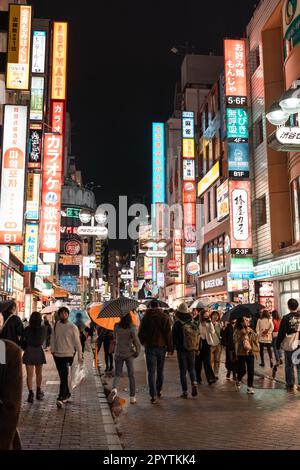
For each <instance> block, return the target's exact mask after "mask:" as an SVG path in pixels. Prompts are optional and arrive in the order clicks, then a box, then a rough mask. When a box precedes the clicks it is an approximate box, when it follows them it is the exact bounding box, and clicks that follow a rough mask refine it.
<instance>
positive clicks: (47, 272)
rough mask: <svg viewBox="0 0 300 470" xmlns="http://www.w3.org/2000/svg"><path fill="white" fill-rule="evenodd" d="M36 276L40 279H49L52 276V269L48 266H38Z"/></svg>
mask: <svg viewBox="0 0 300 470" xmlns="http://www.w3.org/2000/svg"><path fill="white" fill-rule="evenodd" d="M36 274H37V276H40V277H50V276H51V275H52V267H51V265H50V264H39V265H38V271H37V273H36Z"/></svg>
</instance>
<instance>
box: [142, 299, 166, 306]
mask: <svg viewBox="0 0 300 470" xmlns="http://www.w3.org/2000/svg"><path fill="white" fill-rule="evenodd" d="M153 300H154V301H155V302H157V304H158V307H160V308H170V307H169V305H168V304H167V303H166V302H164V301H163V300H159V299H146V301H145V302H143V304H144V305H146V306H147V307H150V304H151V302H152V301H153Z"/></svg>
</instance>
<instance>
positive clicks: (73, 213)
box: [64, 207, 80, 219]
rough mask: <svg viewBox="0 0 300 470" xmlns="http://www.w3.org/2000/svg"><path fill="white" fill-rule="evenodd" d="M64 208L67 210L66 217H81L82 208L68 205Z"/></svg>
mask: <svg viewBox="0 0 300 470" xmlns="http://www.w3.org/2000/svg"><path fill="white" fill-rule="evenodd" d="M64 210H65V212H66V217H70V218H71V219H79V212H80V209H78V208H77V207H67V208H66V209H64Z"/></svg>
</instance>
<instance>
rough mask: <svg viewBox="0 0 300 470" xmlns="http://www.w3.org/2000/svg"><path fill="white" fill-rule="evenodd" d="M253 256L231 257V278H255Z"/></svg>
mask: <svg viewBox="0 0 300 470" xmlns="http://www.w3.org/2000/svg"><path fill="white" fill-rule="evenodd" d="M253 277H254V269H253V258H231V261H230V278H231V279H233V280H235V279H253Z"/></svg>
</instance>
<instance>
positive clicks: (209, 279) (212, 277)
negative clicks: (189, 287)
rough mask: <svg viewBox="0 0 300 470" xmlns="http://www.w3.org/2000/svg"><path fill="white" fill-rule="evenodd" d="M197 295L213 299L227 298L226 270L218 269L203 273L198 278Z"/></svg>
mask: <svg viewBox="0 0 300 470" xmlns="http://www.w3.org/2000/svg"><path fill="white" fill-rule="evenodd" d="M198 283H199V284H198V285H199V291H198V292H199V297H211V298H212V299H213V300H215V299H217V300H219V301H226V300H227V272H226V271H225V270H223V271H218V272H215V273H213V274H204V275H202V276H199V278H198Z"/></svg>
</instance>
